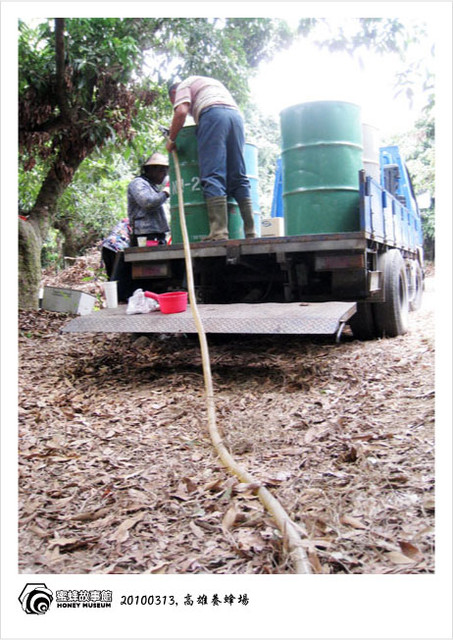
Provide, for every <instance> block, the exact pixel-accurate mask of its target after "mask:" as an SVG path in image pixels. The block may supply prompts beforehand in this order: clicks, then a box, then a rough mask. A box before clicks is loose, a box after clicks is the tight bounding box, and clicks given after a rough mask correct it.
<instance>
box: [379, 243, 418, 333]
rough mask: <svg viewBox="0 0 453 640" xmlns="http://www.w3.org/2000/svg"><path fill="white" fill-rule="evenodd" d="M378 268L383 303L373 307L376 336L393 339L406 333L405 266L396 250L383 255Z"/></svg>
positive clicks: (406, 298)
mask: <svg viewBox="0 0 453 640" xmlns="http://www.w3.org/2000/svg"><path fill="white" fill-rule="evenodd" d="M379 268H380V270H381V271H382V274H383V277H384V294H385V302H380V303H376V304H375V305H374V319H375V322H376V329H377V335H378V336H379V337H387V338H394V337H395V336H399V335H403V334H405V333H406V332H407V325H408V315H409V293H408V286H407V275H406V266H405V264H404V260H403V258H402V256H401V253H400V252H399V251H398V249H390V251H387V253H384V254H383V255H382V257H381V259H380V265H379Z"/></svg>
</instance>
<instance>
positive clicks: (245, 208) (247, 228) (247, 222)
mask: <svg viewBox="0 0 453 640" xmlns="http://www.w3.org/2000/svg"><path fill="white" fill-rule="evenodd" d="M238 205H239V211H240V212H241V216H242V220H243V221H244V233H245V237H246V238H256V233H255V223H254V221H253V207H252V200H251V198H245V199H244V200H241V201H240V202H238Z"/></svg>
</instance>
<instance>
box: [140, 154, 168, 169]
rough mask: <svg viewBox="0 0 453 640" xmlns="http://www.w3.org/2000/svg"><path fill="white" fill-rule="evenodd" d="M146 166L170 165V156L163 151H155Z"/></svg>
mask: <svg viewBox="0 0 453 640" xmlns="http://www.w3.org/2000/svg"><path fill="white" fill-rule="evenodd" d="M143 166H144V167H149V166H157V167H168V166H169V164H168V158H167V157H166V156H164V155H163V154H162V153H157V152H156V153H153V155H152V156H151V157H150V158H148V160H147V161H146V162H145V164H144V165H143Z"/></svg>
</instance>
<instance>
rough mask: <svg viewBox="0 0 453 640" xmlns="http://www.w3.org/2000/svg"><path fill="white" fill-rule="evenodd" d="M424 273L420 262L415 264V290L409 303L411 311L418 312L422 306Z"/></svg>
mask: <svg viewBox="0 0 453 640" xmlns="http://www.w3.org/2000/svg"><path fill="white" fill-rule="evenodd" d="M422 296H423V272H422V268H421V266H420V263H419V262H418V261H416V262H415V276H414V290H413V291H412V296H411V299H410V301H409V310H410V311H417V310H418V309H420V307H421V305H422Z"/></svg>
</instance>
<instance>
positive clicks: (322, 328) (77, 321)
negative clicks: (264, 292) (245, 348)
mask: <svg viewBox="0 0 453 640" xmlns="http://www.w3.org/2000/svg"><path fill="white" fill-rule="evenodd" d="M197 306H198V311H199V314H200V317H201V320H202V323H203V327H204V330H205V332H206V333H236V334H307V335H312V334H320V335H332V334H337V339H338V338H339V335H340V334H341V331H342V329H343V327H344V325H345V323H346V322H347V321H348V320H349V318H350V317H351V316H352V315H353V314H354V313H355V311H356V303H355V302H316V303H312V302H310V303H306V302H291V303H261V304H212V305H211V304H200V305H197ZM126 309H127V305H120V306H119V307H117V308H116V309H102V310H100V311H95V312H93V313H91V314H89V315H84V316H78V317H76V318H73V319H72V320H71V321H70V322H69V323H68V324H67V325H66V326H65V327H64V328H63V329H62V331H63V332H65V333H81V332H85V333H197V329H196V326H195V321H194V319H193V316H192V312H191V310H190V306H188V308H187V310H186V311H184V312H182V313H174V314H163V313H161V312H160V311H152V312H150V313H146V314H136V315H128V314H126Z"/></svg>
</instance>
